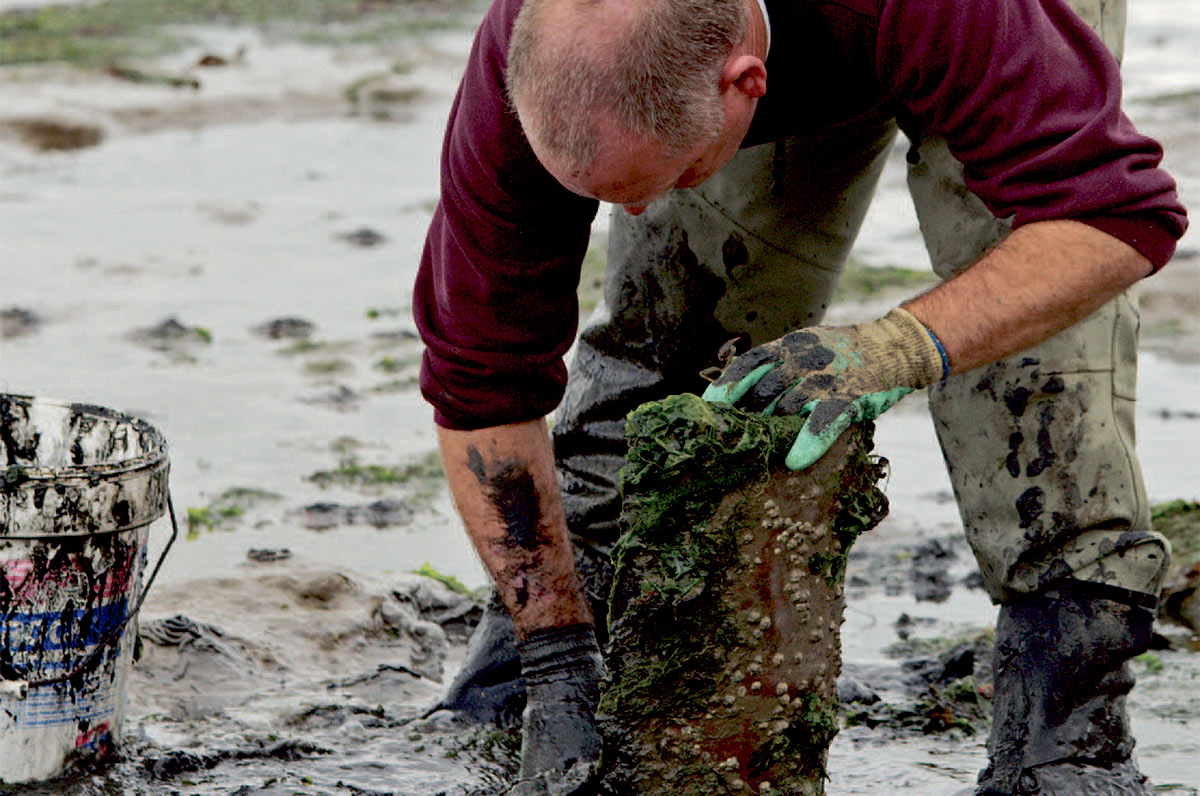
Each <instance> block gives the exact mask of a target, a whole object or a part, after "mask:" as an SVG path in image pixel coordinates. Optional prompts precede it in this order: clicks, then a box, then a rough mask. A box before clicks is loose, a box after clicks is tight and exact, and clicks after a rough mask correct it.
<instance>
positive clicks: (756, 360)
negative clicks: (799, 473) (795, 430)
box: [704, 307, 949, 470]
mask: <svg viewBox="0 0 1200 796" xmlns="http://www.w3.org/2000/svg"><path fill="white" fill-rule="evenodd" d="M948 373H949V361H948V360H947V359H946V358H945V354H944V353H943V349H942V348H941V343H939V342H937V338H936V337H935V336H934V335H933V333H932V332H931V331H929V330H928V329H927V328H925V326H924V324H922V323H921V322H920V321H919V320H917V319H916V318H915V317H913V315H912V313H910V312H908V311H907V310H905V309H903V308H901V307H897V308H896V309H894V310H892V311H891V312H889V313H888V314H887V315H885V316H884V317H882V318H880V319H879V320H877V321H873V322H871V323H861V324H855V325H854V326H814V327H811V328H808V329H799V330H797V331H795V332H789V333H788V334H785V335H784V336H783V337H781V338H779V339H778V340H776V341H774V342H771V343H765V344H764V345H760V346H758V347H757V348H752V349H750V350H749V351H747V352H746V353H745V354H743V355H741V356H740V357H738V358H737V359H735V360H734V361H733V362H731V363H730V365H729V367H728V368H726V369H725V372H724V373H722V374H721V376H720V377H719V378H717V380H716V381H714V382H713V383H712V384H710V385H709V387H708V389H707V390H705V392H704V399H705V400H706V401H712V402H714V403H723V404H731V405H734V406H737V407H738V408H740V409H745V410H747V411H753V412H761V413H763V414H768V415H769V414H777V415H797V414H798V415H807V417H808V420H807V421H806V422H805V423H804V427H803V428H802V429H801V430H800V434H799V436H797V437H796V441H795V442H794V443H793V444H792V448H791V450H790V451H789V452H788V455H787V466H788V467H790V468H791V469H793V470H803V469H804V468H805V467H808V466H809V465H810V464H812V463H813V462H815V461H817V459H820V458H821V457H822V456H823V455H825V452H826V451H827V450H829V448H830V446H831V445H833V443H834V442H835V441H836V440H837V438H838V437H840V436H841V434H842V432H843V431H845V430H846V429H847V428H849V427H850V425H851V424H852V423H855V422H857V421H859V420H874V419H875V418H877V417H879V416H880V415H881V414H883V413H884V412H886V411H887V410H888V409H891V408H892V407H893V406H895V405H896V403H897V402H898V401H899V400H900V399H901V398H903V397H904V396H906V395H908V394H909V393H910V392H912V391H913V390H917V389H921V388H922V387H926V386H928V385H930V384H932V383H933V382H934V381H936V380H938V379H941V378H944V377H945V376H946V375H948Z"/></svg>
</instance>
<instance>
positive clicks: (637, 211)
mask: <svg viewBox="0 0 1200 796" xmlns="http://www.w3.org/2000/svg"><path fill="white" fill-rule="evenodd" d="M621 209H623V210H624V211H625V212H626V213H628V214H629V215H631V216H640V215H641V214H642V213H645V212H646V205H621Z"/></svg>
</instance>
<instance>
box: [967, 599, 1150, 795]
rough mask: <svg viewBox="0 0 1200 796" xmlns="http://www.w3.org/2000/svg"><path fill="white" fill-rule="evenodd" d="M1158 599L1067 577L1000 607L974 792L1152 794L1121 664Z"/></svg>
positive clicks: (1129, 682) (1142, 639)
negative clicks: (984, 758) (984, 757)
mask: <svg viewBox="0 0 1200 796" xmlns="http://www.w3.org/2000/svg"><path fill="white" fill-rule="evenodd" d="M1155 602H1156V600H1155V598H1153V597H1152V596H1150V595H1147V594H1141V593H1139V592H1132V591H1128V590H1126V589H1121V588H1118V587H1115V586H1108V585H1105V584H1098V583H1091V582H1088V581H1078V580H1064V581H1059V582H1058V583H1056V584H1055V585H1054V586H1053V587H1052V588H1049V589H1047V590H1046V591H1043V592H1041V593H1039V594H1035V595H1032V596H1030V597H1027V598H1024V599H1021V600H1019V601H1016V602H1012V603H1009V604H1006V605H1003V606H1002V607H1001V609H1000V617H999V619H998V621H997V623H996V651H995V664H994V667H995V697H994V701H993V711H994V717H993V723H992V730H991V734H990V735H989V737H988V744H987V746H988V756H989V758H990V765H989V766H988V768H987V769H986V770H985V771H984V772H983V773H982V774H981V775H980V777H979V785H978V787H977V788H976V790H975V793H976V794H978V796H1035V794H1036V795H1038V796H1150V794H1151V793H1152V788H1151V786H1150V784H1149V782H1148V781H1147V779H1146V777H1145V776H1144V775H1142V773H1141V772H1140V771H1138V768H1137V764H1136V762H1135V761H1134V759H1133V757H1132V752H1133V745H1134V740H1133V737H1132V736H1131V735H1130V732H1129V717H1128V715H1127V714H1126V711H1125V697H1126V695H1127V694H1128V693H1129V690H1130V689H1131V688H1132V687H1133V675H1132V674H1131V673H1130V671H1129V666H1128V660H1129V659H1130V658H1132V657H1133V656H1135V655H1139V654H1141V653H1142V652H1145V651H1146V650H1147V649H1149V646H1150V637H1151V630H1152V624H1153V621H1154V604H1155Z"/></svg>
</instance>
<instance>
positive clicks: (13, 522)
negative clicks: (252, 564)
mask: <svg viewBox="0 0 1200 796" xmlns="http://www.w3.org/2000/svg"><path fill="white" fill-rule="evenodd" d="M167 472H168V461H167V446H166V443H165V442H164V441H163V438H162V435H161V434H159V432H158V431H157V430H156V429H154V427H152V426H150V425H149V424H147V423H145V422H143V421H141V420H137V419H135V418H132V417H129V416H127V415H122V414H118V413H116V412H112V411H109V410H107V409H103V408H101V407H97V406H88V405H83V404H70V403H63V402H58V401H48V400H45V399H41V398H32V397H28V396H20V395H8V394H3V393H0V784H5V783H18V782H29V781H34V780H42V779H48V778H50V777H53V776H55V775H56V774H58V773H59V772H60V771H62V769H63V768H64V767H65V766H66V764H67V763H68V762H69V761H70V760H71V759H72V758H74V757H77V756H98V757H103V756H106V755H107V754H109V753H110V752H111V750H112V748H113V744H114V743H115V742H116V741H117V739H118V738H119V737H120V733H121V722H122V717H123V713H124V707H125V684H126V679H127V677H128V673H129V668H130V662H131V660H132V656H133V648H134V646H135V644H136V637H137V633H136V632H135V625H134V624H132V623H131V621H130V620H132V619H133V618H134V617H135V616H136V614H137V610H138V608H140V607H141V599H142V598H143V597H144V596H145V592H144V591H142V590H140V585H141V582H142V573H143V569H144V565H145V560H146V549H147V542H148V539H149V529H150V523H151V522H153V521H154V520H156V519H158V518H159V517H161V516H162V515H163V513H164V512H166V511H167V508H168V502H169V496H168V490H167ZM172 521H174V516H173V513H172ZM171 539H172V541H174V535H172V537H171ZM168 546H169V545H168ZM164 555H165V551H164ZM161 563H162V560H161V559H160V560H159V564H160V565H161ZM157 569H158V567H157V566H156V567H155V573H152V574H151V576H150V580H151V581H152V580H153V577H154V574H156V573H157ZM148 586H149V583H147V587H148ZM139 595H140V596H139Z"/></svg>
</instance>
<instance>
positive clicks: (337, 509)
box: [289, 498, 414, 531]
mask: <svg viewBox="0 0 1200 796" xmlns="http://www.w3.org/2000/svg"><path fill="white" fill-rule="evenodd" d="M289 516H290V517H291V518H292V519H294V520H296V522H298V523H299V524H300V525H302V526H303V527H305V528H308V529H310V530H314V531H328V530H332V529H334V528H339V527H342V526H346V525H370V526H372V527H374V528H394V527H396V526H400V525H408V524H409V523H411V522H412V520H413V516H414V511H413V509H412V506H410V505H409V504H408V503H405V502H404V501H402V500H397V499H395V498H382V499H380V500H376V501H373V502H371V503H366V504H361V505H345V504H342V503H327V502H323V503H311V504H309V505H307V506H304V507H303V508H301V509H297V510H296V511H295V512H292V513H291V514H290V515H289Z"/></svg>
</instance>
